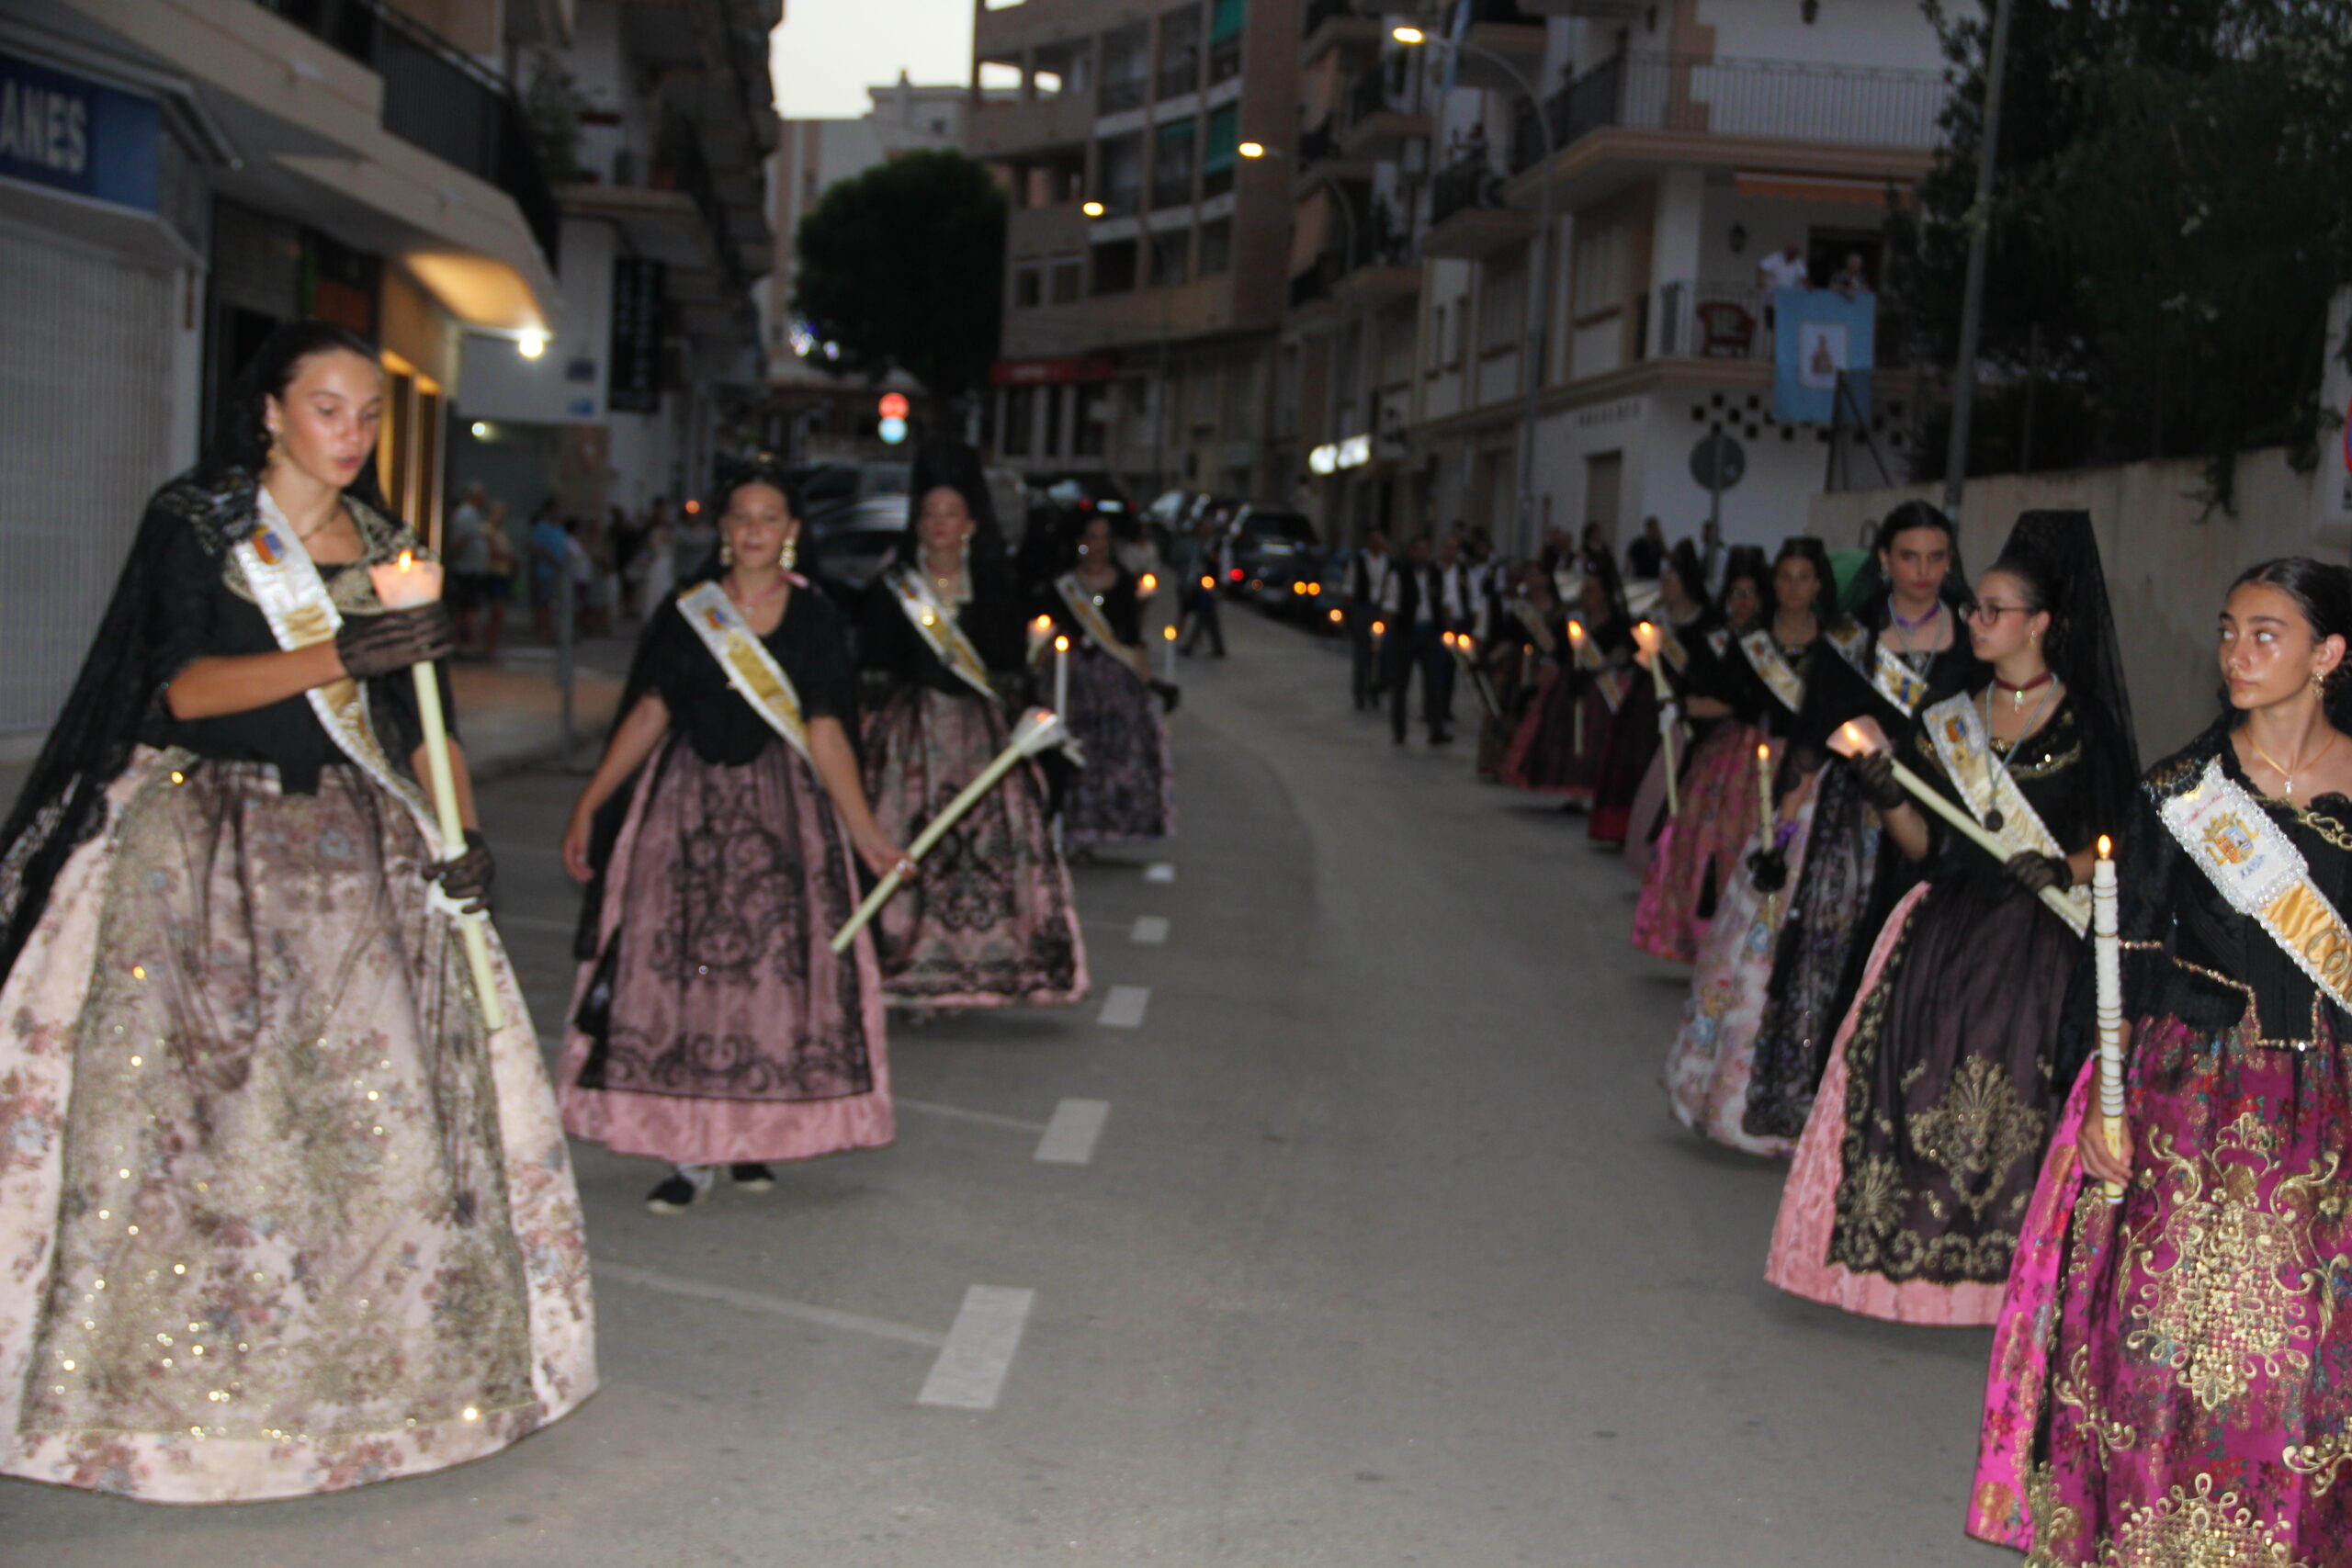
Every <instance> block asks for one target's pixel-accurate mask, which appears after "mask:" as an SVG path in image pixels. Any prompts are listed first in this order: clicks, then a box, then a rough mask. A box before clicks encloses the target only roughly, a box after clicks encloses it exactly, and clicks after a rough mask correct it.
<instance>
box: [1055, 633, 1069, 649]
mask: <svg viewBox="0 0 2352 1568" xmlns="http://www.w3.org/2000/svg"><path fill="white" fill-rule="evenodd" d="M1054 651H1055V652H1056V653H1068V652H1069V638H1068V637H1056V638H1054Z"/></svg>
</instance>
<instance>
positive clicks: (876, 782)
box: [865, 684, 1087, 1008]
mask: <svg viewBox="0 0 2352 1568" xmlns="http://www.w3.org/2000/svg"><path fill="white" fill-rule="evenodd" d="M1010 738H1011V728H1010V727H1009V726H1008V725H1007V724H1006V723H1005V720H1004V714H1003V711H1002V710H1001V708H999V707H998V705H997V704H996V702H995V701H994V699H992V698H986V697H982V696H980V695H979V694H977V693H974V694H969V695H962V694H956V693H952V692H942V691H937V690H934V689H933V688H932V687H930V686H925V685H921V684H909V685H903V686H900V687H899V688H898V689H896V690H895V691H893V692H892V693H891V694H890V695H889V697H888V699H886V700H885V701H884V702H883V703H882V704H881V705H879V706H877V707H876V708H875V709H874V711H873V712H872V713H870V714H868V715H867V716H866V720H865V792H866V795H868V796H869V797H870V798H871V799H872V800H873V802H874V815H875V817H876V818H877V819H878V820H879V821H880V822H881V824H882V831H883V832H884V833H886V834H888V835H889V837H890V839H891V841H892V842H894V843H899V844H905V843H910V842H912V841H913V840H914V837H915V835H916V834H918V833H920V832H921V831H922V829H923V828H924V827H925V826H926V825H927V824H928V823H929V822H930V821H931V819H932V818H933V816H934V815H935V814H936V813H937V812H939V811H940V810H941V809H943V808H944V807H946V805H947V804H948V803H949V802H950V801H952V800H954V799H955V798H956V795H957V794H958V793H959V792H961V791H962V790H963V788H964V786H965V785H967V784H970V783H971V782H972V780H973V779H975V778H977V777H978V776H979V774H980V773H982V772H983V771H984V770H985V769H986V768H987V767H988V765H989V762H990V761H993V760H994V759H995V757H996V755H997V753H999V752H1000V751H1001V750H1003V749H1004V747H1005V745H1006V743H1007V741H1008V740H1009V739H1010ZM874 924H875V951H876V956H877V957H878V959H879V960H880V963H881V966H882V984H883V987H884V988H885V990H886V991H887V992H888V995H889V997H890V998H891V999H893V1000H904V1001H909V1002H921V1003H924V1004H927V1005H930V1006H933V1007H950V1008H975V1007H1002V1006H1006V1005H1009V1004H1012V1003H1028V1004H1031V1005H1035V1006H1046V1005H1052V1004H1056V1003H1062V1002H1074V1001H1076V1000H1078V999H1079V998H1080V997H1083V996H1084V995H1085V994H1086V986H1087V979H1086V945H1085V942H1084V941H1083V939H1082V938H1081V937H1080V934H1079V928H1078V907H1077V902H1076V900H1075V898H1074V897H1073V896H1072V894H1071V891H1070V880H1069V867H1067V866H1066V865H1064V864H1063V863H1062V857H1061V855H1060V853H1059V852H1057V850H1056V849H1055V848H1054V839H1053V831H1052V829H1051V828H1050V826H1049V825H1048V823H1047V821H1046V791H1045V785H1044V781H1043V779H1042V777H1041V775H1040V774H1039V773H1038V771H1037V769H1036V768H1035V766H1033V765H1029V764H1023V765H1022V766H1020V767H1016V768H1015V769H1013V770H1012V773H1008V774H1006V775H1005V778H1004V782H1003V783H1001V784H999V785H997V787H996V788H995V789H993V790H990V791H989V793H988V794H987V795H983V796H981V798H980V800H979V802H978V805H976V806H974V807H972V809H971V810H970V811H969V812H967V813H966V814H965V816H964V818H963V819H962V820H961V821H959V822H958V823H957V824H956V826H955V827H954V828H952V829H949V830H948V831H947V834H946V835H945V836H944V838H942V839H941V840H939V842H938V844H937V845H936V846H935V847H933V850H932V852H930V853H929V854H927V855H925V856H924V857H923V862H922V877H921V878H920V879H919V880H918V881H916V882H915V883H914V884H913V885H912V886H910V887H908V888H907V889H906V890H905V891H903V892H901V893H900V894H899V896H898V897H895V898H893V899H891V900H890V902H889V903H888V904H886V905H884V906H883V907H882V912H881V914H879V915H878V916H876V918H875V922H874Z"/></svg>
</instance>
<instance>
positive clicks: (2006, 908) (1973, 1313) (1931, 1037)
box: [1764, 881, 2082, 1326]
mask: <svg viewBox="0 0 2352 1568" xmlns="http://www.w3.org/2000/svg"><path fill="white" fill-rule="evenodd" d="M2081 955H2082V941H2081V939H2080V938H2078V937H2077V936H2075V933H2074V931H2072V930H2071V929H2069V928H2068V926H2067V925H2066V922H2065V921H2064V920H2062V919H2059V918H2058V917H2057V916H2056V915H2055V914H2053V913H2052V912H2051V911H2050V909H2049V908H2046V907H2045V906H2044V905H2043V904H2042V903H2041V900H2040V899H2038V898H2036V897H2033V896H2032V895H2030V894H2029V893H2026V892H2025V891H2023V890H2022V889H2020V888H2017V887H2013V886H1992V885H1988V884H1982V883H1975V882H1968V881H1963V882H1948V883H1945V884H1942V885H1940V886H1925V885H1923V886H1918V887H1915V888H1913V889H1912V890H1911V892H1910V893H1909V894H1907V895H1905V897H1904V899H1903V901H1902V902H1901V903H1900V904H1898V905H1896V906H1895V910H1894V914H1893V915H1892V916H1891V917H1889V918H1888V919H1887V922H1886V927H1885V929H1884V930H1883V931H1882V932H1880V934H1879V939H1878V942H1876V944H1875V945H1874V947H1873V949H1872V951H1871V962H1870V967H1869V969H1868V971H1867V972H1866V973H1865V974H1864V976H1863V979H1862V987H1861V991H1860V995H1859V996H1858V997H1857V998H1856V999H1855V1002H1854V1005H1853V1007H1852V1009H1850V1010H1849V1011H1848V1013H1847V1015H1846V1021H1845V1022H1844V1023H1843V1024H1842V1025H1841V1026H1840V1027H1839V1029H1838V1037H1837V1040H1836V1043H1834V1044H1833V1045H1832V1046H1831V1048H1830V1055H1829V1065H1828V1066H1827V1068H1826V1070H1825V1071H1824V1073H1823V1074H1822V1079H1821V1092H1820V1094H1819V1095H1818V1096H1817V1097H1816V1098H1815V1100H1814V1106H1813V1114H1812V1116H1811V1117H1810V1118H1809V1119H1808V1120H1807V1121H1806V1122H1805V1128H1804V1137H1802V1138H1801V1139H1799V1140H1798V1142H1797V1152H1796V1158H1795V1159H1794V1160H1793V1161H1792V1163H1791V1166H1790V1170H1789V1180H1788V1186H1787V1188H1786V1190H1784V1191H1783V1193H1782V1195H1781V1213H1780V1218H1779V1220H1778V1222H1777V1224H1775V1225H1774V1227H1773V1232H1772V1250H1771V1254H1770V1258H1769V1259H1768V1261H1767V1263H1766V1266H1765V1271H1764V1274H1765V1278H1766V1279H1768V1280H1770V1281H1771V1282H1772V1283H1773V1284H1775V1285H1778V1286H1779V1287H1780V1288H1781V1289H1782V1290H1784V1291H1788V1292H1792V1293H1794V1294H1797V1295H1801V1296H1804V1297H1806V1298H1808V1299H1810V1300H1813V1301H1816V1302H1820V1303H1823V1304H1825V1305H1827V1306H1834V1307H1840V1308H1842V1309H1844V1310H1845V1311H1848V1312H1853V1313H1860V1314H1864V1315H1866V1316H1870V1317H1880V1318H1885V1319H1888V1320H1890V1321H1892V1322H1895V1323H1915V1324H1928V1325H1975V1326H1985V1325H1990V1324H1991V1323H1992V1322H1993V1320H1994V1318H1995V1317H1996V1314H1998V1312H1999V1309H2000V1303H2001V1288H2002V1285H2003V1283H2004V1282H2005V1281H2006V1280H2007V1279H2008V1277H2009V1258H2010V1255H2011V1253H2012V1252H2013V1251H2014V1250H2015V1248H2016V1246H2017V1239H2018V1226H2019V1225H2020V1224H2022V1223H2023V1222H2024V1218H2025V1211H2026V1205H2027V1202H2028V1201H2029V1200H2030V1198H2031V1196H2032V1193H2033V1181H2034V1176H2035V1173H2036V1172H2038V1171H2039V1170H2040V1169H2041V1149H2042V1145H2043V1143H2044V1142H2045V1141H2046V1140H2047V1139H2048V1137H2049V1134H2050V1128H2051V1125H2052V1122H2055V1121H2056V1120H2057V1111H2058V1103H2057V1094H2056V1090H2055V1089H2054V1088H2053V1087H2052V1084H2051V1082H2050V1071H2049V1066H2048V1063H2049V1061H2050V1058H2051V1056H2052V1054H2053V1053H2054V1052H2055V1050H2056V1048H2057V1040H2058V1021H2059V1014H2060V1012H2061V1011H2062V1010H2063V1009H2064V1006H2065V1001H2066V986H2067V982H2068V980H2069V979H2070V978H2071V977H2072V976H2073V974H2074V971H2075V964H2076V962H2077V961H2078V960H2079V959H2080V957H2081Z"/></svg>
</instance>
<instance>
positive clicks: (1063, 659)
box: [1054, 637, 1069, 715]
mask: <svg viewBox="0 0 2352 1568" xmlns="http://www.w3.org/2000/svg"><path fill="white" fill-rule="evenodd" d="M1054 711H1055V712H1056V713H1057V714H1062V715H1068V714H1069V638H1068V637H1056V638H1054Z"/></svg>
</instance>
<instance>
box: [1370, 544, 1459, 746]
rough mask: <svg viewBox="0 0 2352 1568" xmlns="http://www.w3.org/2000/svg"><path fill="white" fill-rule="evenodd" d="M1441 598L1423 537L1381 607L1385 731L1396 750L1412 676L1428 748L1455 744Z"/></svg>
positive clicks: (1392, 579) (1409, 550) (1408, 550)
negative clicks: (1416, 676) (1426, 729)
mask: <svg viewBox="0 0 2352 1568" xmlns="http://www.w3.org/2000/svg"><path fill="white" fill-rule="evenodd" d="M1441 601H1442V592H1441V589H1440V585H1439V581H1438V572H1437V569H1436V567H1435V566H1434V565H1433V564H1432V563H1431V561H1430V542H1429V539H1428V537H1427V536H1423V537H1421V538H1418V539H1415V540H1414V541H1413V542H1412V543H1411V544H1410V545H1408V546H1407V547H1405V560H1404V564H1403V565H1401V566H1399V567H1398V568H1397V570H1394V571H1392V572H1390V573H1389V574H1388V587H1387V591H1386V592H1385V593H1384V594H1383V595H1382V596H1381V603H1380V610H1381V619H1382V620H1383V621H1384V622H1385V623H1386V625H1387V627H1388V631H1387V633H1386V635H1385V637H1384V638H1383V645H1382V652H1383V654H1384V656H1385V657H1384V660H1383V670H1384V674H1383V680H1384V682H1385V684H1386V685H1387V687H1388V728H1389V732H1390V734H1391V735H1392V736H1393V738H1394V739H1395V740H1396V742H1397V745H1399V746H1402V745H1403V744H1405V705H1406V701H1407V698H1408V694H1409V693H1410V692H1411V689H1412V684H1413V675H1414V672H1415V671H1419V674H1420V677H1421V718H1422V721H1423V722H1424V723H1426V724H1427V725H1428V726H1429V731H1430V745H1432V746H1442V745H1444V744H1445V743H1446V742H1447V741H1449V740H1451V739H1453V735H1452V734H1451V733H1450V732H1449V730H1448V728H1447V724H1448V720H1449V714H1448V709H1449V707H1450V705H1451V703H1452V699H1453V655H1452V654H1451V653H1448V652H1447V651H1446V649H1445V643H1444V641H1443V638H1442V634H1443V633H1444V632H1446V631H1448V630H1450V629H1451V628H1450V627H1448V626H1445V625H1444V624H1443V621H1442V613H1443V612H1442V607H1441Z"/></svg>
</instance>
